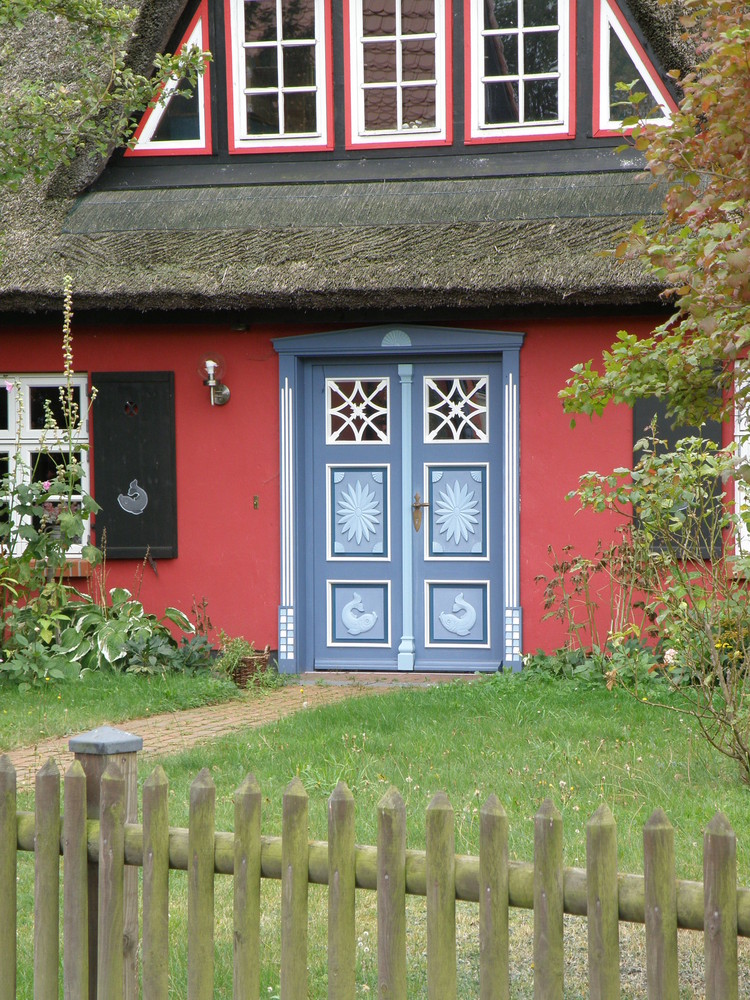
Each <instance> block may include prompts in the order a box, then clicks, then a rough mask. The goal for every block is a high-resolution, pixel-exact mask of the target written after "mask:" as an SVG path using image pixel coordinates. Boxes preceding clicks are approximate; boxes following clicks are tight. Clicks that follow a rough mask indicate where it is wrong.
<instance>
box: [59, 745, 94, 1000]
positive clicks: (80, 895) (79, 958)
mask: <svg viewBox="0 0 750 1000" xmlns="http://www.w3.org/2000/svg"><path fill="white" fill-rule="evenodd" d="M63 857H64V860H65V869H64V870H65V880H64V884H63V979H64V983H65V989H64V993H65V997H66V998H68V997H72V998H75V1000H82V998H84V997H87V996H88V995H89V985H88V983H89V980H88V975H89V937H88V924H89V915H88V844H87V841H86V775H85V774H84V773H83V768H82V767H81V765H80V764H79V763H78V761H77V760H74V761H73V763H72V764H71V765H70V767H69V768H68V771H67V773H66V775H65V806H64V809H63Z"/></svg>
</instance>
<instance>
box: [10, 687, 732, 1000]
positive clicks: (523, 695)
mask: <svg viewBox="0 0 750 1000" xmlns="http://www.w3.org/2000/svg"><path fill="white" fill-rule="evenodd" d="M65 691H66V688H60V693H62V695H63V698H64V697H65ZM55 697H56V696H55ZM152 710H156V708H155V707H154V706H152ZM87 724H88V723H84V722H81V724H80V725H79V726H78V728H79V729H82V728H85V726H86V725H87ZM160 763H162V764H163V766H164V768H165V770H166V772H167V775H168V778H169V782H170V794H169V804H170V823H171V824H172V825H173V826H186V825H187V822H188V805H187V804H188V799H189V787H190V783H191V781H192V780H193V778H194V777H195V776H196V774H197V773H198V771H199V770H200V769H201V768H203V767H208V768H209V769H210V771H211V774H212V776H213V779H214V781H215V783H216V787H217V817H216V828H217V830H231V828H232V816H233V803H232V795H233V792H234V790H235V789H236V788H237V787H238V786H239V784H240V783H241V781H242V780H243V778H244V776H245V775H246V774H247V773H248V772H252V773H254V774H255V775H256V777H257V778H258V780H259V781H260V784H261V788H262V790H263V793H264V798H263V809H264V819H263V833H264V834H266V835H276V836H278V835H279V834H280V831H281V804H282V795H283V791H284V788H285V787H286V785H287V783H288V782H289V780H290V779H291V778H292V777H293V776H294V775H299V776H300V777H301V779H302V781H303V783H304V785H305V787H306V789H307V791H308V793H309V795H310V837H311V838H313V839H320V840H325V839H326V837H327V826H326V800H327V797H328V795H329V794H330V792H331V791H332V790H333V788H334V787H335V785H336V782H337V781H339V780H340V779H343V780H344V781H346V782H347V784H348V785H349V787H350V788H351V790H352V792H353V793H354V797H355V801H356V805H357V819H356V836H357V841H358V843H362V844H364V843H369V844H374V843H375V842H376V811H375V807H376V804H377V802H378V800H379V799H380V797H381V796H382V795H383V793H384V792H385V791H386V790H387V789H388V788H389V787H390V786H391V785H395V786H396V787H397V788H398V789H399V791H400V792H401V794H402V795H403V797H404V799H405V802H406V809H407V821H408V832H407V846H408V847H411V848H423V847H424V823H425V809H426V807H427V805H428V803H429V802H430V799H431V797H432V795H433V794H434V793H435V792H436V791H437V790H438V789H442V790H445V791H446V792H447V793H448V795H449V796H450V799H451V802H452V804H453V808H454V811H455V827H456V850H457V851H458V852H459V853H476V851H477V848H478V830H479V809H480V808H481V805H482V803H483V802H484V801H485V800H486V798H487V796H488V795H489V794H490V793H491V792H495V793H496V794H497V795H498V797H499V798H500V801H501V802H502V804H503V806H504V807H505V809H506V811H507V812H508V817H509V824H510V852H511V857H514V858H517V859H520V860H525V861H531V860H532V858H533V816H534V814H535V812H536V810H537V809H538V808H539V806H540V804H541V803H542V801H543V800H544V799H545V798H546V797H550V798H552V800H553V801H554V803H555V804H556V805H557V807H558V808H559V809H560V811H561V813H562V816H563V826H564V858H565V863H566V865H570V866H576V867H583V866H584V865H585V841H586V822H587V820H588V818H589V817H590V816H591V814H592V813H593V812H594V811H595V810H596V809H597V808H598V806H599V805H600V804H601V803H602V802H606V803H607V804H608V805H609V807H610V808H611V810H612V812H613V813H614V816H615V819H616V822H617V830H618V852H619V865H620V870H622V871H629V872H636V873H637V872H642V871H643V860H642V828H643V825H644V823H645V822H646V820H647V819H648V817H649V816H650V814H651V812H652V811H653V810H654V809H655V808H656V807H657V806H661V807H662V808H663V809H664V810H665V811H666V813H667V815H668V816H669V818H670V820H671V822H672V823H673V825H674V827H675V840H676V854H677V874H678V877H682V878H693V879H698V880H702V842H703V829H704V827H705V826H706V824H707V823H708V821H709V820H710V819H711V817H712V816H713V814H714V813H715V812H716V811H717V810H719V809H720V810H722V811H723V812H725V813H726V815H727V816H728V817H729V819H730V821H731V823H732V825H733V827H734V829H735V831H736V833H737V837H738V852H737V854H738V873H739V881H740V883H742V884H744V885H750V855H749V853H748V850H747V845H748V843H749V842H750V809H749V808H748V803H749V801H750V800H749V799H748V794H749V790H748V789H747V787H746V786H743V785H742V784H741V783H740V781H739V778H738V772H737V768H736V767H735V765H734V764H732V763H730V762H728V761H725V760H724V759H723V758H722V757H720V756H719V755H718V754H717V753H716V752H715V751H712V750H710V748H707V747H706V746H705V745H704V744H703V743H702V741H701V740H700V738H699V737H696V736H695V735H694V734H693V733H692V732H691V728H690V725H689V719H688V718H687V717H684V716H680V715H679V714H676V713H670V712H663V711H660V710H658V709H655V708H652V707H650V706H649V705H647V704H644V703H642V702H640V701H637V700H635V699H634V698H632V697H630V696H629V695H628V694H627V693H626V692H624V691H622V690H615V691H613V692H608V691H606V690H605V689H604V688H603V687H589V686H584V685H582V684H580V683H576V682H573V681H565V682H550V681H547V680H544V679H540V678H538V677H532V676H530V675H527V676H496V677H493V678H489V679H482V680H478V681H476V682H474V683H453V684H446V685H441V686H438V687H433V688H428V689H424V688H420V689H405V690H399V691H394V692H388V693H384V694H383V695H382V696H379V695H368V696H367V697H362V698H353V699H351V700H349V701H347V702H344V703H340V704H337V705H330V706H326V707H322V708H319V709H315V710H310V711H302V712H300V713H298V714H297V715H295V716H292V717H289V718H287V719H284V720H281V721H280V722H278V723H276V724H273V725H269V726H265V727H263V728H262V729H257V730H244V731H241V732H238V733H235V734H233V735H231V736H226V737H224V738H222V739H219V740H215V741H213V742H212V743H211V744H210V745H205V746H201V747H196V748H194V749H193V750H190V751H188V752H186V753H183V754H181V755H179V756H173V757H169V758H164V759H162V760H161V761H160ZM154 764H155V761H154V760H153V759H152V760H149V761H143V762H142V764H141V768H140V774H139V780H140V782H141V783H142V782H143V781H144V780H145V778H146V777H147V776H148V775H149V774H150V773H151V770H152V769H153V767H154ZM24 806H25V807H28V805H27V804H26V803H24ZM21 867H22V871H20V872H19V874H21V882H20V884H19V901H20V899H21V896H22V895H23V896H24V898H26V903H25V904H24V906H23V908H24V909H28V908H29V907H30V908H31V909H32V910H33V904H32V903H31V899H30V895H29V894H30V891H31V883H32V880H33V858H32V857H31V855H28V856H25V858H24V864H23V865H22V866H21ZM171 887H172V888H171V893H172V896H171V900H172V902H171V904H170V922H171V940H172V952H171V955H170V970H171V971H170V975H171V985H170V997H174V998H180V1000H182V998H184V997H185V969H186V944H185V942H186V927H187V915H186V896H187V892H186V877H185V875H184V873H180V872H175V873H172V876H171ZM263 893H264V901H265V909H264V917H263V930H262V933H263V962H264V966H263V990H262V992H263V995H264V996H268V997H269V998H273V997H274V996H276V995H277V993H278V981H279V980H278V969H279V961H280V953H279V925H278V907H279V895H280V893H279V884H278V883H276V882H270V881H269V882H265V881H264V886H263ZM325 907H326V894H325V889H324V888H322V887H317V886H313V887H311V888H310V950H309V956H310V957H309V981H310V987H309V992H308V995H309V996H310V997H316V998H317V997H321V998H322V997H325V995H326V972H325V961H326V959H325V954H326V951H325V928H326V915H325V914H326V909H325ZM357 907H358V909H357V919H358V925H357V938H358V945H357V961H358V983H359V984H360V985H359V986H358V993H357V995H358V996H359V995H373V994H375V993H376V992H377V969H376V959H375V956H376V952H377V946H376V942H375V938H376V929H377V925H376V919H375V912H376V911H375V899H374V893H366V892H361V893H358V903H357ZM231 911H232V903H231V879H229V878H222V877H217V888H216V927H217V941H216V989H215V996H216V997H217V998H220V1000H225V998H227V1000H228V998H229V997H231V967H232V929H231ZM408 912H409V917H408V919H409V920H410V923H409V927H410V930H409V938H408V940H409V944H408V948H409V968H410V972H409V996H410V997H411V996H423V995H426V994H425V979H424V961H423V951H424V947H425V941H424V900H421V899H413V900H409V904H408ZM530 927H531V919H530V915H529V914H528V913H520V914H519V913H516V912H514V914H513V937H512V945H511V947H512V952H513V968H512V984H511V988H512V992H513V995H514V996H522V997H531V996H532V995H533V972H532V965H531V951H530V948H531V936H530ZM686 933H687V944H686V945H681V954H682V963H683V971H684V973H685V976H686V982H687V986H686V987H685V988H684V989H683V990H682V991H681V997H684V998H693V997H695V998H697V997H699V996H701V995H702V992H701V991H702V988H703V987H702V978H701V977H702V969H701V958H700V955H701V951H702V937H701V936H700V935H698V934H691V933H689V932H686ZM476 934H477V922H476V907H475V906H473V905H472V904H459V906H458V939H459V960H458V961H459V995H460V996H462V998H463V997H469V996H477V995H478V986H477V958H476V941H477V937H476ZM568 934H569V935H570V937H569V938H568V937H566V941H569V943H566V956H568V958H567V963H568V966H567V971H566V989H565V997H566V998H578V997H583V996H585V995H586V992H587V985H586V966H585V949H586V945H585V922H584V921H581V920H577V919H576V918H570V921H569V922H568V929H567V930H566V935H568ZM621 936H622V940H623V948H625V949H626V954H627V957H625V958H623V962H624V963H625V965H624V966H623V967H627V968H630V970H631V972H630V973H629V974H628V975H629V978H628V979H627V982H626V983H625V984H624V985H623V992H622V996H623V997H624V998H627V997H634V998H635V997H641V996H645V986H644V983H643V966H644V962H645V958H644V953H643V931H642V928H640V927H633V926H630V925H622V927H621ZM746 944H747V943H746V942H743V952H742V954H743V955H744V963H745V965H746V966H747V956H748V951H747V948H746V947H745V945H746ZM22 950H23V951H24V955H25V956H26V957H25V958H24V959H23V967H24V970H25V971H24V973H23V976H22V978H21V980H19V988H22V987H21V984H22V983H24V984H25V986H28V987H30V979H29V974H30V968H29V965H28V962H29V961H30V951H29V950H28V949H27V948H26V946H23V948H22ZM624 954H625V952H624ZM748 978H750V977H746V980H744V981H743V986H742V987H741V990H742V989H745V988H746V987H747V988H750V983H749V982H748V981H747V979H748ZM23 988H25V987H23Z"/></svg>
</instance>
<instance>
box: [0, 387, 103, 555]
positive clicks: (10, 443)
mask: <svg viewBox="0 0 750 1000" xmlns="http://www.w3.org/2000/svg"><path fill="white" fill-rule="evenodd" d="M65 384H66V383H65V379H64V378H63V377H62V376H60V375H28V374H24V375H19V374H9V375H4V376H2V377H0V392H6V391H7V394H8V427H7V428H0V452H1V453H4V454H7V455H8V472H9V474H10V475H11V476H12V475H13V474H14V471H15V469H18V468H20V469H21V471H23V472H25V473H28V471H29V470H31V466H32V462H31V456H32V454H33V453H34V452H38V451H40V450H41V449H42V448H45V449H47V450H49V451H53V452H54V451H60V452H67V451H68V447H67V442H65V441H62V440H61V436H62V435H63V434H64V433H65V432H64V431H62V430H61V431H55V430H48V429H39V428H32V427H31V417H30V414H31V407H30V396H29V390H30V389H31V387H32V386H33V387H36V386H64V385H65ZM8 385H11V386H12V388H10V389H7V386H8ZM71 385H72V386H74V387H76V388H77V389H78V391H79V397H80V426H79V428H78V431H77V432H76V433H75V434H74V435H73V445H74V448H75V449H76V450H77V451H79V453H80V462H81V482H80V488H81V492H80V493H76V494H74V495H73V500H79V499H82V497H83V495H85V494H90V492H91V475H90V463H89V449H88V445H89V417H88V399H89V397H88V377H87V376H86V375H80V374H79V375H74V376H73V377H72V378H71ZM19 391H20V392H21V393H22V394H23V400H22V401H21V400H19V398H18V397H19ZM19 425H20V426H19ZM16 452H18V455H19V457H20V460H21V463H22V465H21V466H15V462H14V456H15V455H16ZM90 537H91V524H90V521H88V520H87V519H85V520H84V530H83V537H82V538H81V541H80V542H78V543H76V544H74V545H71V547H70V548H69V549H68V556H69V557H70V558H71V559H80V558H81V556H82V550H83V547H84V546H85V545H88V544H89V540H90ZM22 541H23V540H20V541H19V544H17V545H16V549H15V551H14V552H13V553H12V554H13V555H19V554H20V551H22V549H23V544H22Z"/></svg>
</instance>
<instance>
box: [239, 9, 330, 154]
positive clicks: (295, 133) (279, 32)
mask: <svg viewBox="0 0 750 1000" xmlns="http://www.w3.org/2000/svg"><path fill="white" fill-rule="evenodd" d="M225 16H226V23H227V25H228V26H229V29H230V30H229V32H228V34H227V74H228V93H229V95H230V98H231V107H230V114H229V150H230V152H232V153H241V152H249V153H252V152H271V151H274V150H286V151H292V150H303V149H315V148H317V149H320V148H324V149H328V148H332V135H333V129H332V105H331V94H330V91H331V83H330V66H331V56H330V34H331V29H330V20H331V16H330V0H226V11H225Z"/></svg>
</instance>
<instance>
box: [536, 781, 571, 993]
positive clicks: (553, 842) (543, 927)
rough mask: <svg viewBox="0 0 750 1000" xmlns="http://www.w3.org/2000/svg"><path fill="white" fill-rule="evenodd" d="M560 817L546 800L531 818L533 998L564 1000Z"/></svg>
mask: <svg viewBox="0 0 750 1000" xmlns="http://www.w3.org/2000/svg"><path fill="white" fill-rule="evenodd" d="M562 844H563V831H562V816H561V815H560V813H559V811H558V810H557V809H556V808H555V806H554V804H553V802H552V800H551V799H545V800H544V802H543V803H542V804H541V806H540V807H539V811H538V812H537V814H536V816H535V817H534V997H535V998H536V1000H562V997H563V968H564V964H563V852H562Z"/></svg>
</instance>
